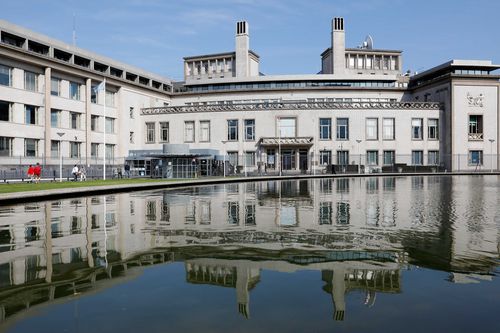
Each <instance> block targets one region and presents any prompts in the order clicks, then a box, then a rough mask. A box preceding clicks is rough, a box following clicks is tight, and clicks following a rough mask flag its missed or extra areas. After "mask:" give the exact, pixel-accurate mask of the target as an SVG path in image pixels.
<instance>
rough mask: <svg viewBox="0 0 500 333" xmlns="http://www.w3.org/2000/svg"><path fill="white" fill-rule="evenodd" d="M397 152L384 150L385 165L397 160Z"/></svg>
mask: <svg viewBox="0 0 500 333" xmlns="http://www.w3.org/2000/svg"><path fill="white" fill-rule="evenodd" d="M395 155H396V153H395V152H394V150H384V156H383V158H384V165H392V164H394V161H395Z"/></svg>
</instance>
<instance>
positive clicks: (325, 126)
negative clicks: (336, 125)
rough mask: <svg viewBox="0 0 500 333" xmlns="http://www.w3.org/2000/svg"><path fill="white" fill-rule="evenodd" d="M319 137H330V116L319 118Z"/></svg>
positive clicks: (321, 138)
mask: <svg viewBox="0 0 500 333" xmlns="http://www.w3.org/2000/svg"><path fill="white" fill-rule="evenodd" d="M319 138H320V140H330V139H331V138H332V120H331V119H330V118H319Z"/></svg>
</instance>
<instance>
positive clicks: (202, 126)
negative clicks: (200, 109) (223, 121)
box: [199, 120, 212, 142]
mask: <svg viewBox="0 0 500 333" xmlns="http://www.w3.org/2000/svg"><path fill="white" fill-rule="evenodd" d="M206 125H208V126H207V127H205V126H206ZM210 129H211V123H210V120H200V134H199V136H200V138H199V140H200V142H210V137H211V134H212V133H210V132H211V131H210ZM204 132H206V137H205V136H204V134H203V133H204Z"/></svg>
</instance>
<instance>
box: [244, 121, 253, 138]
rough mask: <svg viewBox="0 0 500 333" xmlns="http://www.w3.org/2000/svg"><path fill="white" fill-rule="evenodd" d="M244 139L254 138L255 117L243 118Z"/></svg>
mask: <svg viewBox="0 0 500 333" xmlns="http://www.w3.org/2000/svg"><path fill="white" fill-rule="evenodd" d="M244 122H245V141H254V140H255V119H245V120H244Z"/></svg>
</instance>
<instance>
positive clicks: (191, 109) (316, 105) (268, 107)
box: [141, 102, 441, 115]
mask: <svg viewBox="0 0 500 333" xmlns="http://www.w3.org/2000/svg"><path fill="white" fill-rule="evenodd" d="M440 108H441V104H440V103H436V102H279V103H248V104H217V105H189V106H186V105H184V106H164V107H156V108H144V109H142V110H141V114H142V115H154V114H172V113H199V112H234V111H243V112H245V111H272V110H439V109H440Z"/></svg>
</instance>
